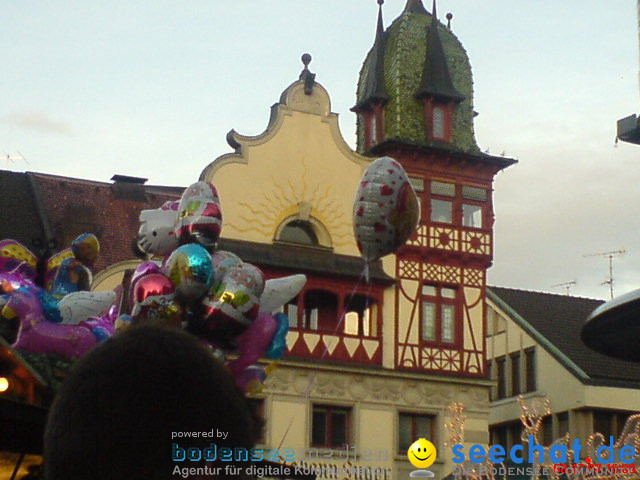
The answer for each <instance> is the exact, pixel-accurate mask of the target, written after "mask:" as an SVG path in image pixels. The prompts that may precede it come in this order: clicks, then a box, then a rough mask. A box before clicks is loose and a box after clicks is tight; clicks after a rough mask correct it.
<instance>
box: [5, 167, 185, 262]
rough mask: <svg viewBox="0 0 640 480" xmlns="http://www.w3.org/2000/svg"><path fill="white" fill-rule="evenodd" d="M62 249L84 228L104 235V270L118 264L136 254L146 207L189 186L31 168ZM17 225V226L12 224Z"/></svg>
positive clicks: (177, 195)
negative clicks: (85, 176)
mask: <svg viewBox="0 0 640 480" xmlns="http://www.w3.org/2000/svg"><path fill="white" fill-rule="evenodd" d="M29 175H32V176H33V178H34V180H35V185H36V190H37V193H38V194H39V197H40V202H41V206H42V209H43V210H44V212H45V215H46V218H47V223H48V227H49V228H50V230H51V235H52V236H53V237H54V238H55V240H56V241H57V243H58V250H62V249H64V248H67V247H68V246H69V244H70V241H71V240H72V239H73V238H74V237H75V236H77V235H79V234H80V233H83V232H90V233H95V234H96V235H97V236H98V239H99V240H100V256H99V257H98V261H97V262H96V265H95V266H94V267H93V270H94V271H95V272H98V271H100V270H102V269H104V268H105V267H107V266H109V265H112V264H113V263H116V262H119V261H122V260H126V259H130V258H133V257H134V253H133V251H132V248H131V247H132V242H133V240H134V238H135V237H136V235H137V232H138V228H139V220H138V219H139V215H140V211H141V210H146V209H154V208H158V207H160V206H161V205H162V204H163V203H164V202H166V201H169V200H178V199H179V198H180V195H181V194H182V191H183V190H184V188H183V187H163V186H152V185H149V186H147V185H143V184H141V183H133V182H127V181H122V179H121V178H119V179H118V181H116V182H115V183H105V182H96V181H93V180H83V179H79V178H70V177H61V176H56V175H46V174H43V173H31V174H29ZM12 228H13V225H12Z"/></svg>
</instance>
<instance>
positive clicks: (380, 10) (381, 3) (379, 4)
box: [376, 0, 384, 40]
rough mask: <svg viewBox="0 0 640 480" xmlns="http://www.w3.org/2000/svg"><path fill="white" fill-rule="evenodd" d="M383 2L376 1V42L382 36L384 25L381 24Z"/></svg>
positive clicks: (381, 0) (380, 0) (382, 0)
mask: <svg viewBox="0 0 640 480" xmlns="http://www.w3.org/2000/svg"><path fill="white" fill-rule="evenodd" d="M383 4H384V0H378V29H377V30H376V40H377V39H378V37H379V36H381V35H384V25H383V23H382V5H383Z"/></svg>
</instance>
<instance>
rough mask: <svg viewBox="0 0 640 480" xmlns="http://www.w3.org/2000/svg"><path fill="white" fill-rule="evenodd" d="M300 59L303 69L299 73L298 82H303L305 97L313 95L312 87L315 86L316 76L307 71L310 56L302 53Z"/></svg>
mask: <svg viewBox="0 0 640 480" xmlns="http://www.w3.org/2000/svg"><path fill="white" fill-rule="evenodd" d="M300 59H301V60H302V64H303V65H304V69H303V70H302V72H300V77H299V78H300V80H302V81H304V93H305V94H306V95H311V94H312V93H313V85H314V84H315V81H316V74H315V73H311V72H310V71H309V64H310V63H311V55H309V54H308V53H303V54H302V57H300Z"/></svg>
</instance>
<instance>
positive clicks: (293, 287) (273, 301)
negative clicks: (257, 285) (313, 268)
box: [260, 274, 307, 313]
mask: <svg viewBox="0 0 640 480" xmlns="http://www.w3.org/2000/svg"><path fill="white" fill-rule="evenodd" d="M305 283H307V277H306V276H305V275H302V274H298V275H290V276H288V277H282V278H274V279H272V280H267V281H266V282H265V284H264V292H262V296H261V297H260V311H261V312H267V313H273V312H274V311H276V310H278V309H279V308H280V307H282V306H283V305H285V304H286V303H287V302H288V301H289V300H291V299H292V298H293V297H295V296H296V295H297V294H298V293H300V290H302V288H303V287H304V285H305Z"/></svg>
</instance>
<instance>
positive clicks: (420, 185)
mask: <svg viewBox="0 0 640 480" xmlns="http://www.w3.org/2000/svg"><path fill="white" fill-rule="evenodd" d="M409 183H410V184H411V186H412V187H413V189H414V190H415V191H416V192H424V179H422V178H417V177H409Z"/></svg>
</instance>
